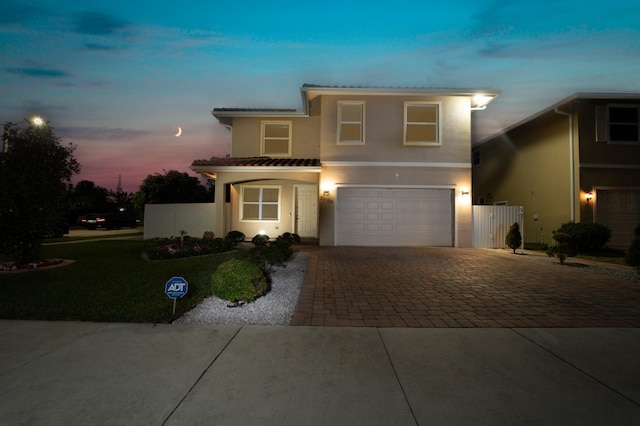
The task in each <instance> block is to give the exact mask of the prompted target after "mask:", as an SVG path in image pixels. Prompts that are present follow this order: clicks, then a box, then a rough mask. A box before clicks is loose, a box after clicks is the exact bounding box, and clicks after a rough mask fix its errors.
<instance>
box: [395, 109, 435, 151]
mask: <svg viewBox="0 0 640 426" xmlns="http://www.w3.org/2000/svg"><path fill="white" fill-rule="evenodd" d="M439 109H440V104H439V103H433V102H405V104H404V144H405V145H441V143H440V134H439V133H440V112H439Z"/></svg>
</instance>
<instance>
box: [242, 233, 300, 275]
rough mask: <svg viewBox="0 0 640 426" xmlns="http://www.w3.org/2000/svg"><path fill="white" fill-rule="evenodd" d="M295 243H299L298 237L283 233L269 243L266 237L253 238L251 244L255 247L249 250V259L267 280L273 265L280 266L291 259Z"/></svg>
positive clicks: (257, 236)
mask: <svg viewBox="0 0 640 426" xmlns="http://www.w3.org/2000/svg"><path fill="white" fill-rule="evenodd" d="M265 237H266V238H265ZM296 241H297V242H299V241H300V236H299V235H298V234H291V233H289V232H285V233H284V234H282V235H280V236H278V237H277V238H276V239H275V240H273V241H269V237H267V236H266V235H256V236H255V237H253V239H252V240H251V242H253V244H254V246H255V247H254V248H253V249H251V258H252V260H253V261H254V262H255V264H256V265H258V267H259V268H260V269H261V270H262V272H263V273H264V274H265V276H266V277H267V280H268V279H269V275H270V273H271V269H272V268H273V266H274V265H282V264H284V262H286V261H287V260H289V259H291V256H293V247H292V245H293V243H294V242H296Z"/></svg>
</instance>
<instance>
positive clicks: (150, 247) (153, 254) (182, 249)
mask: <svg viewBox="0 0 640 426" xmlns="http://www.w3.org/2000/svg"><path fill="white" fill-rule="evenodd" d="M230 249H231V246H230V244H229V243H227V242H226V241H225V240H224V239H222V238H214V239H209V238H193V237H189V236H187V235H182V236H180V237H178V238H175V237H171V238H151V239H148V240H145V242H144V252H145V253H146V255H147V257H148V258H149V259H152V260H158V259H176V258H180V257H191V256H202V255H205V254H213V253H223V252H225V251H229V250H230Z"/></svg>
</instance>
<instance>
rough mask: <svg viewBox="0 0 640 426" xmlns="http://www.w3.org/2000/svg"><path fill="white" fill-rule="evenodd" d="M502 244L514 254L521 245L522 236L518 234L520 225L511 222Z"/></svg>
mask: <svg viewBox="0 0 640 426" xmlns="http://www.w3.org/2000/svg"><path fill="white" fill-rule="evenodd" d="M504 242H505V244H507V246H508V247H509V248H510V249H512V250H513V252H514V253H515V252H516V249H517V248H519V247H520V246H521V245H522V234H521V233H520V224H519V223H518V222H513V224H512V225H511V226H510V227H509V232H507V236H506V237H505V239H504Z"/></svg>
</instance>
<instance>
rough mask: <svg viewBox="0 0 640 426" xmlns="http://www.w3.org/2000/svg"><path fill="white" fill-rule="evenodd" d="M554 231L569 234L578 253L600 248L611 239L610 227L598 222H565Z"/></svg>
mask: <svg viewBox="0 0 640 426" xmlns="http://www.w3.org/2000/svg"><path fill="white" fill-rule="evenodd" d="M556 231H557V232H561V233H563V234H567V235H569V237H570V238H571V244H572V245H573V246H574V247H575V250H576V251H577V252H579V253H583V252H587V251H596V250H600V249H601V248H603V247H604V246H605V245H606V244H607V243H608V242H609V240H610V239H611V229H609V228H608V227H606V226H605V225H601V224H599V223H588V222H579V223H575V222H566V223H563V224H562V225H560V228H558V229H557V230H556ZM554 232H555V231H554Z"/></svg>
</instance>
